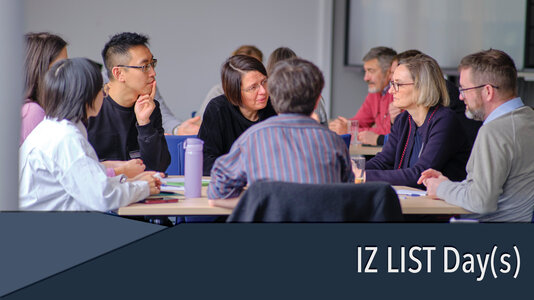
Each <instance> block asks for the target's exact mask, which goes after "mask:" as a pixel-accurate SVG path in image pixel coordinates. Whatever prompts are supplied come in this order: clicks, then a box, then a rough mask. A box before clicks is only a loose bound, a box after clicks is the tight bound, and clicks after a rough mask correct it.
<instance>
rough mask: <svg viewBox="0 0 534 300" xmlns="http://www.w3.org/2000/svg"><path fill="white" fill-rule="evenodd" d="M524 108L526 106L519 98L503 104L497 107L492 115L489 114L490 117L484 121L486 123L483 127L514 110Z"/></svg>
mask: <svg viewBox="0 0 534 300" xmlns="http://www.w3.org/2000/svg"><path fill="white" fill-rule="evenodd" d="M522 106H525V104H524V103H523V101H522V100H521V98H519V97H516V98H514V99H512V100H509V101H506V102H504V103H503V104H501V105H499V107H497V108H496V109H495V110H493V111H492V112H491V114H489V116H488V117H487V118H486V120H484V123H483V124H482V125H485V124H486V123H489V122H491V121H493V120H495V119H497V118H498V117H500V116H502V115H504V114H507V113H509V112H511V111H512V110H515V109H518V108H520V107H522Z"/></svg>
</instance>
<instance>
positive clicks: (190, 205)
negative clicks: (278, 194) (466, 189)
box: [118, 186, 470, 216]
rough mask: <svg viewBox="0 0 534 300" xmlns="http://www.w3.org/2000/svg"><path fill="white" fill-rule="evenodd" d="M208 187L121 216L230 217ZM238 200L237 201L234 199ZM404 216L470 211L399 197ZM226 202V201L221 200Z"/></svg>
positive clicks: (126, 210)
mask: <svg viewBox="0 0 534 300" xmlns="http://www.w3.org/2000/svg"><path fill="white" fill-rule="evenodd" d="M394 188H395V189H412V190H417V189H413V188H410V187H404V186H394ZM206 190H207V188H206V187H203V188H202V197H201V198H192V199H184V200H179V201H178V202H177V203H161V204H146V203H134V204H130V205H128V206H125V207H121V208H119V210H118V214H119V215H125V216H145V215H147V216H155V215H166V216H194V215H229V214H231V213H232V209H228V208H222V207H213V206H210V204H209V203H208V197H207V195H206ZM233 200H236V199H233ZM399 200H400V204H401V208H402V213H403V214H466V213H470V212H469V211H467V210H465V209H463V208H461V207H459V206H456V205H452V204H449V203H447V202H445V201H443V200H441V199H432V198H430V197H428V196H419V197H410V196H402V195H401V196H399ZM220 201H225V200H220Z"/></svg>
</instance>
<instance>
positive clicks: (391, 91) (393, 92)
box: [388, 84, 395, 95]
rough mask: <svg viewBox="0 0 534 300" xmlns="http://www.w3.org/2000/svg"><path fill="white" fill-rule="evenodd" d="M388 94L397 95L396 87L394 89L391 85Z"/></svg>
mask: <svg viewBox="0 0 534 300" xmlns="http://www.w3.org/2000/svg"><path fill="white" fill-rule="evenodd" d="M388 93H390V94H392V95H393V94H395V87H393V84H390V85H389V89H388Z"/></svg>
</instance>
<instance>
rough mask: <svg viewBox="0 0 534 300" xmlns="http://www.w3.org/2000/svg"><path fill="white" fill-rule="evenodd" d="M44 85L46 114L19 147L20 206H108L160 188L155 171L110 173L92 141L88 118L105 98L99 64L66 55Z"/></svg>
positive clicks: (129, 200) (78, 208)
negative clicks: (134, 174) (130, 174)
mask: <svg viewBox="0 0 534 300" xmlns="http://www.w3.org/2000/svg"><path fill="white" fill-rule="evenodd" d="M40 90H41V91H40V93H39V94H40V95H42V97H44V98H45V99H46V101H45V102H44V110H45V114H46V118H45V119H44V120H43V121H42V122H41V123H39V125H37V127H35V129H34V130H33V131H32V133H30V135H29V136H28V137H27V139H26V141H25V142H24V144H23V145H22V147H21V148H20V165H19V201H20V208H21V209H23V210H97V211H108V210H114V209H117V208H119V207H120V206H124V205H128V204H130V203H132V202H136V201H139V200H142V199H144V198H146V197H147V196H148V195H150V194H158V193H159V187H160V185H161V182H160V181H159V180H158V179H156V178H154V176H153V175H154V174H155V172H145V173H141V174H140V175H138V176H137V177H135V178H134V180H132V181H127V180H126V177H125V176H124V175H121V176H116V177H107V176H106V173H105V170H104V167H103V166H102V165H101V164H100V163H99V162H98V157H97V156H96V153H95V151H94V149H93V148H92V147H91V145H90V144H89V142H88V141H87V131H86V129H85V124H86V123H87V118H88V117H91V116H95V115H97V114H98V112H99V110H100V108H101V106H102V99H103V97H104V96H103V93H102V76H101V75H100V68H99V66H98V65H97V64H96V63H94V62H92V61H89V60H88V59H85V58H74V59H65V60H61V61H59V62H58V63H56V64H54V66H52V68H51V69H50V71H48V72H47V73H46V76H45V77H44V79H43V81H42V84H41V87H40Z"/></svg>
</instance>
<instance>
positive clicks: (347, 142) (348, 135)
mask: <svg viewBox="0 0 534 300" xmlns="http://www.w3.org/2000/svg"><path fill="white" fill-rule="evenodd" d="M340 136H341V138H342V139H343V141H344V142H345V144H347V148H350V137H351V135H350V133H347V134H342V135H340Z"/></svg>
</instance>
